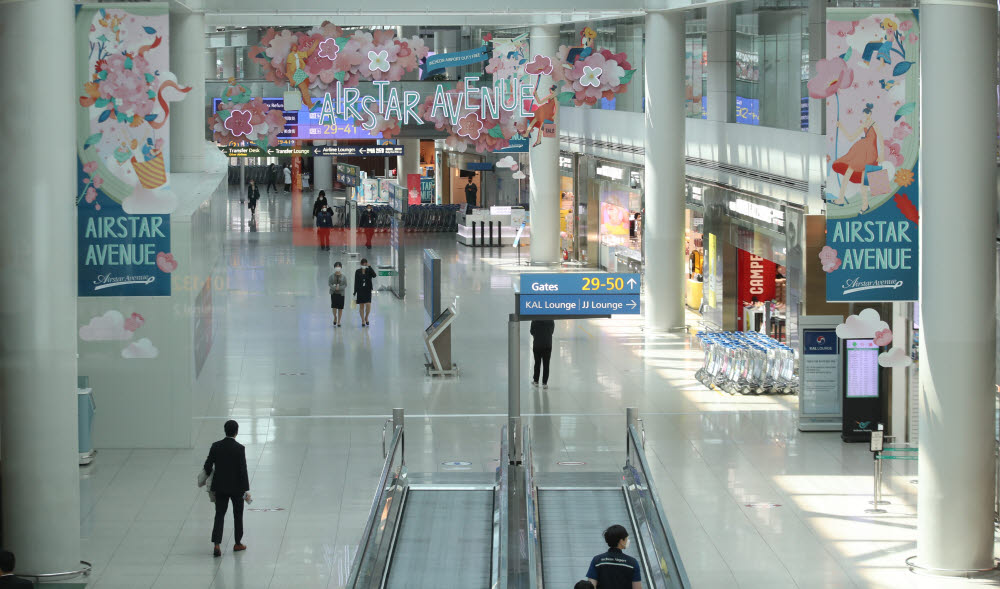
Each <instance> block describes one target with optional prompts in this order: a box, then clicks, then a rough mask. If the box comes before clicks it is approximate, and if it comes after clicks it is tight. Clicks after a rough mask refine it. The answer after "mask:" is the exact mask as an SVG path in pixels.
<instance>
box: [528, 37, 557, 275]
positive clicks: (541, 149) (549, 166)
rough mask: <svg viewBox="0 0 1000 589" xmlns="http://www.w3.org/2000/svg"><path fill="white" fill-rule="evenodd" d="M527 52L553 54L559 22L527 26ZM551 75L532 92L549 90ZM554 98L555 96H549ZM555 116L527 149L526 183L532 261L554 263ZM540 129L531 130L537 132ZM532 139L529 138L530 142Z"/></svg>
mask: <svg viewBox="0 0 1000 589" xmlns="http://www.w3.org/2000/svg"><path fill="white" fill-rule="evenodd" d="M530 35H531V37H530V42H531V55H532V57H534V56H535V55H546V56H548V57H553V56H554V55H556V53H557V51H558V50H559V25H544V26H536V27H532V28H531V33H530ZM551 86H552V77H551V76H539V79H538V86H537V88H536V93H537V94H538V96H539V97H541V98H545V97H546V96H548V95H549V94H550V93H551V90H549V88H550V87H551ZM553 100H555V98H553ZM558 119H559V117H558V115H557V116H556V121H555V125H556V135H555V137H546V138H543V139H542V142H541V143H539V144H538V145H535V146H534V147H531V148H530V152H529V154H528V155H529V158H530V161H531V169H530V170H529V171H530V172H531V176H530V177H529V178H530V181H529V186H530V188H531V195H530V200H529V202H530V204H531V211H530V219H531V241H530V247H529V250H530V251H531V263H532V264H558V263H559V261H560V259H561V258H562V256H561V255H560V251H559V120H558ZM541 132H542V130H541V129H537V130H535V133H541ZM534 142H535V138H532V139H530V143H532V144H534Z"/></svg>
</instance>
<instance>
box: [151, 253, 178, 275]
mask: <svg viewBox="0 0 1000 589" xmlns="http://www.w3.org/2000/svg"><path fill="white" fill-rule="evenodd" d="M156 267H157V268H159V269H160V270H162V271H163V272H166V273H167V274H170V273H171V272H173V271H174V270H176V269H177V260H175V259H174V254H167V253H163V252H159V253H157V254H156Z"/></svg>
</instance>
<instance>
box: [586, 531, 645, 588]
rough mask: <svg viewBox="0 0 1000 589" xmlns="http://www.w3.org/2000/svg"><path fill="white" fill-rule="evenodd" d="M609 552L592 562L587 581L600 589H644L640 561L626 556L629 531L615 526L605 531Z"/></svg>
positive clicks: (596, 557) (599, 555)
mask: <svg viewBox="0 0 1000 589" xmlns="http://www.w3.org/2000/svg"><path fill="white" fill-rule="evenodd" d="M604 541H605V542H607V543H608V551H607V552H604V553H602V554H598V555H597V556H595V557H594V558H593V559H591V561H590V568H589V569H588V570H587V580H588V581H590V583H591V585H593V586H594V587H597V588H598V589H642V572H641V571H640V570H639V561H638V560H636V559H634V558H632V557H631V556H629V555H627V554H625V553H624V552H623V550H625V549H626V548H628V530H626V529H625V527H624V526H620V525H618V524H615V525H613V526H611V527H610V528H608V529H606V530H604Z"/></svg>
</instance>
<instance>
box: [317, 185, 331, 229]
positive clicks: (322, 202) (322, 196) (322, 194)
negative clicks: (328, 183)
mask: <svg viewBox="0 0 1000 589" xmlns="http://www.w3.org/2000/svg"><path fill="white" fill-rule="evenodd" d="M327 204H329V203H328V202H327V200H326V191H325V190H320V191H319V195H317V196H316V202H314V203H313V217H319V212H320V211H322V210H323V207H325V206H326V205H327ZM317 221H318V219H317ZM316 226H317V227H319V224H318V223H317V225H316Z"/></svg>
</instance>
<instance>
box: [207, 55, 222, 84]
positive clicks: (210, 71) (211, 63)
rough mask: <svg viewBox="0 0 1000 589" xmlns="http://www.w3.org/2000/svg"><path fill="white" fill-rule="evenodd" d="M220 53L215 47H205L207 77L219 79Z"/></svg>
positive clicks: (208, 78)
mask: <svg viewBox="0 0 1000 589" xmlns="http://www.w3.org/2000/svg"><path fill="white" fill-rule="evenodd" d="M217 59H218V54H217V53H216V51H215V48H214V47H206V48H205V79H206V80H217V79H218V78H219V64H218V63H217V62H216V60H217Z"/></svg>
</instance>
